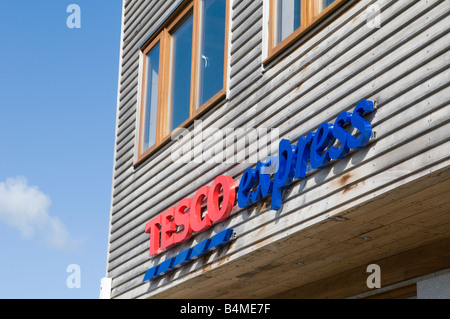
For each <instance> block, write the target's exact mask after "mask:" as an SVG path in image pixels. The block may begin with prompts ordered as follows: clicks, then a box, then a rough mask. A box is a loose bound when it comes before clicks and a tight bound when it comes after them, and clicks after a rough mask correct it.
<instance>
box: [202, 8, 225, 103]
mask: <svg viewBox="0 0 450 319" xmlns="http://www.w3.org/2000/svg"><path fill="white" fill-rule="evenodd" d="M201 5H202V6H201V19H200V23H201V27H200V30H201V33H200V38H199V41H200V43H199V45H200V54H199V73H198V74H199V79H198V81H199V82H198V102H197V108H198V107H200V106H201V105H203V104H204V103H205V102H207V101H208V100H209V99H210V98H212V97H213V96H214V95H215V94H216V93H217V92H219V91H220V90H221V89H222V88H223V76H224V75H223V71H224V70H223V69H224V65H223V63H224V59H225V14H226V0H203V1H201Z"/></svg>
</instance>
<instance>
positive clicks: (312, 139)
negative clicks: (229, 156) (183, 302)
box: [145, 100, 374, 256]
mask: <svg viewBox="0 0 450 319" xmlns="http://www.w3.org/2000/svg"><path fill="white" fill-rule="evenodd" d="M373 109H374V102H373V101H368V100H362V101H360V102H359V103H358V104H357V105H356V107H355V109H354V110H353V112H352V113H350V112H342V113H340V114H339V115H338V117H337V118H336V121H335V122H334V123H333V124H331V123H322V124H321V125H320V126H319V128H318V129H317V130H316V131H315V132H309V133H308V134H307V135H306V136H302V137H300V139H299V140H298V141H297V143H296V145H292V144H291V143H290V141H289V140H286V139H283V140H281V141H280V143H279V148H278V155H277V156H269V157H268V159H267V161H266V162H259V163H258V164H257V165H256V168H248V169H247V170H245V172H244V174H243V176H242V178H241V181H240V184H239V187H237V186H236V183H235V182H234V180H233V178H231V177H229V176H225V175H220V176H218V177H217V178H216V179H215V180H214V181H213V183H212V185H211V186H203V187H201V188H200V189H199V190H198V191H197V192H196V193H195V195H194V197H193V198H192V199H191V198H185V199H182V200H181V201H180V202H179V203H178V204H177V205H176V206H175V207H171V208H169V209H168V210H167V211H165V212H164V213H162V214H160V215H158V216H157V217H155V218H153V219H152V220H150V221H149V222H148V223H147V224H146V225H145V233H147V234H150V256H156V255H158V254H160V253H161V252H162V251H164V250H167V249H170V248H172V247H174V246H175V245H177V244H179V243H182V242H186V241H188V240H189V239H190V238H191V237H192V235H193V234H194V233H197V232H203V231H206V230H207V229H209V228H210V227H211V226H212V225H213V224H215V223H219V222H221V221H224V220H225V219H227V218H228V217H229V215H230V213H231V211H232V209H233V207H234V205H235V199H236V197H237V204H238V205H239V207H240V208H248V207H250V206H251V205H253V204H254V203H256V202H260V201H262V200H263V199H264V198H266V197H269V196H271V209H275V210H278V209H279V208H280V207H281V203H282V198H283V191H284V189H286V188H287V187H288V186H289V185H290V184H291V183H292V182H293V181H294V180H297V179H303V178H305V176H306V173H307V171H308V169H309V168H308V163H309V165H310V167H311V169H323V168H325V167H326V166H327V164H328V163H329V162H330V161H331V160H337V159H343V158H344V157H345V156H346V155H347V154H348V152H349V151H350V150H351V149H361V148H363V147H365V146H366V145H367V143H368V142H369V140H370V138H371V136H372V124H371V123H370V122H369V121H367V120H365V119H364V118H363V115H364V114H366V113H370V112H372V111H373ZM348 125H351V126H352V127H353V128H355V129H356V130H357V133H356V134H355V135H352V134H351V133H350V132H349V131H348V130H346V129H345V128H344V127H346V126H348ZM336 141H339V142H340V146H339V147H337V146H333V145H334V144H335V142H336ZM274 164H275V165H274ZM271 167H276V168H275V169H274V170H273V169H272V170H271V169H270V168H271ZM205 200H206V210H205V207H202V204H203V203H204V201H205Z"/></svg>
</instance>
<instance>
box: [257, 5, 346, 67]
mask: <svg viewBox="0 0 450 319" xmlns="http://www.w3.org/2000/svg"><path fill="white" fill-rule="evenodd" d="M269 1H270V9H269V11H270V15H269V56H268V58H267V59H266V60H265V61H264V63H268V62H270V61H272V60H273V59H274V58H275V57H277V56H278V55H279V54H280V53H282V52H283V51H284V50H285V49H287V48H288V47H289V46H290V45H291V44H292V43H294V42H295V41H297V40H298V39H299V38H300V37H301V36H302V35H304V34H305V33H306V32H307V31H309V30H311V29H312V28H313V27H314V26H316V25H317V24H319V23H320V22H321V21H323V19H325V18H326V17H327V16H329V15H330V14H331V13H333V12H334V11H335V10H336V9H337V8H339V7H340V6H341V5H343V4H344V3H345V2H346V1H347V0H269Z"/></svg>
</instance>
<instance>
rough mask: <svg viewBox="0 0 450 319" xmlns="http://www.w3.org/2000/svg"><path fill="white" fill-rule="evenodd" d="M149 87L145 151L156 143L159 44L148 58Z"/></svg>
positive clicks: (147, 92) (147, 90) (145, 116)
mask: <svg viewBox="0 0 450 319" xmlns="http://www.w3.org/2000/svg"><path fill="white" fill-rule="evenodd" d="M146 59H147V61H146V63H147V65H148V67H147V79H146V80H147V85H146V91H145V109H144V128H143V134H144V136H143V145H142V147H143V151H146V150H147V149H148V148H149V147H150V146H152V145H154V144H155V142H156V115H157V109H158V74H159V43H158V44H156V45H155V46H154V47H153V48H152V49H151V50H150V52H149V53H148V54H147V57H146Z"/></svg>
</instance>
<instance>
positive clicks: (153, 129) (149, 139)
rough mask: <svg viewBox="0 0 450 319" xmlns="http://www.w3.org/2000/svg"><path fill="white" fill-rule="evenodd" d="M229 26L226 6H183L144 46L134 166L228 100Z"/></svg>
mask: <svg viewBox="0 0 450 319" xmlns="http://www.w3.org/2000/svg"><path fill="white" fill-rule="evenodd" d="M228 20H229V1H226V0H190V1H186V2H185V3H183V4H182V5H181V6H180V7H178V8H177V9H176V10H175V11H174V12H173V14H172V15H171V16H170V17H169V19H167V20H166V21H165V22H164V23H163V25H162V26H161V27H160V28H159V29H158V30H157V31H156V32H155V34H154V35H153V36H151V37H150V38H149V39H148V40H147V41H146V43H145V44H144V46H143V48H142V50H141V57H142V59H143V63H142V73H141V88H140V89H141V96H140V98H141V101H140V113H139V124H140V125H139V132H138V134H139V137H138V143H139V145H138V158H137V162H136V163H134V165H135V166H137V165H138V164H140V163H141V162H142V161H143V160H145V159H146V158H148V156H150V155H151V154H152V153H154V152H155V151H156V150H157V149H159V148H160V147H161V146H162V145H164V144H165V143H167V142H168V141H169V140H170V135H171V132H173V131H174V130H175V129H177V128H179V127H187V126H188V125H190V124H191V123H192V121H193V120H194V119H196V118H198V117H199V116H200V115H201V114H203V113H204V112H205V111H206V110H208V109H209V108H210V107H211V106H213V105H214V104H216V103H217V102H219V101H220V100H221V99H223V98H224V97H225V96H226V83H227V67H228V62H227V58H228V29H229V27H228ZM154 51H159V52H158V53H159V54H158V58H156V55H155V52H154ZM150 55H152V56H154V57H155V58H153V60H154V61H151V59H152V57H151V56H150ZM158 59H159V60H158ZM156 60H158V61H156ZM152 63H153V64H155V65H156V64H157V65H158V67H156V66H154V67H153V68H152ZM156 70H158V74H156ZM156 82H157V84H155V83H156Z"/></svg>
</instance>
